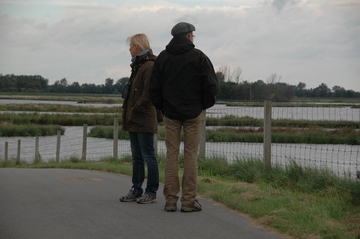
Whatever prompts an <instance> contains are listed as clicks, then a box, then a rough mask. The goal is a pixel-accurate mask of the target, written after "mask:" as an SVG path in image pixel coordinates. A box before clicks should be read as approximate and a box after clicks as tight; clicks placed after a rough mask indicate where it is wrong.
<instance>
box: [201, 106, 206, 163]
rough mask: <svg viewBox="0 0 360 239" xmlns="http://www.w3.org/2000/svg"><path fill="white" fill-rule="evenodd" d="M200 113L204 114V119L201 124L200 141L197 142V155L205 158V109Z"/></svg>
mask: <svg viewBox="0 0 360 239" xmlns="http://www.w3.org/2000/svg"><path fill="white" fill-rule="evenodd" d="M201 114H203V115H204V121H203V124H202V125H201V130H200V131H201V133H200V143H199V157H200V158H205V152H206V147H205V145H206V110H203V111H202V112H201Z"/></svg>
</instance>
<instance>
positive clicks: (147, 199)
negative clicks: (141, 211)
mask: <svg viewBox="0 0 360 239" xmlns="http://www.w3.org/2000/svg"><path fill="white" fill-rule="evenodd" d="M136 202H137V203H140V204H148V203H153V202H156V196H155V194H153V193H148V192H145V193H144V194H143V195H142V196H141V197H139V198H138V199H136Z"/></svg>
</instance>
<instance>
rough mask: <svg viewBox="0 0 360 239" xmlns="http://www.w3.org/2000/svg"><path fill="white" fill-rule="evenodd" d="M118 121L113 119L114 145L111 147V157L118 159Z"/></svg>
mask: <svg viewBox="0 0 360 239" xmlns="http://www.w3.org/2000/svg"><path fill="white" fill-rule="evenodd" d="M118 122H119V119H118V118H115V119H114V145H113V157H114V158H117V157H118V145H119V144H118V142H119V123H118Z"/></svg>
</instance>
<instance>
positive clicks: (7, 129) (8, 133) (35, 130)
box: [0, 122, 65, 137]
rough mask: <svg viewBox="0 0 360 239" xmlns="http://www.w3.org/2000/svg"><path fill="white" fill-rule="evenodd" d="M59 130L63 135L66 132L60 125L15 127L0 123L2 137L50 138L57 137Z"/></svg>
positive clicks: (0, 135)
mask: <svg viewBox="0 0 360 239" xmlns="http://www.w3.org/2000/svg"><path fill="white" fill-rule="evenodd" d="M58 130H60V131H61V134H64V132H65V129H64V128H61V126H59V125H31V124H26V125H14V124H11V123H7V122H0V137H12V136H21V137H27V136H32V137H34V136H50V135H56V134H57V131H58Z"/></svg>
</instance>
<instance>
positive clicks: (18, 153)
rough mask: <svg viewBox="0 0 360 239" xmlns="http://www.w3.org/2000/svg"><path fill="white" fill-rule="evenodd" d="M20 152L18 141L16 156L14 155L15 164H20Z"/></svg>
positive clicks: (19, 142)
mask: <svg viewBox="0 0 360 239" xmlns="http://www.w3.org/2000/svg"><path fill="white" fill-rule="evenodd" d="M20 152H21V140H20V139H18V144H17V154H16V163H17V164H19V163H20Z"/></svg>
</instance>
